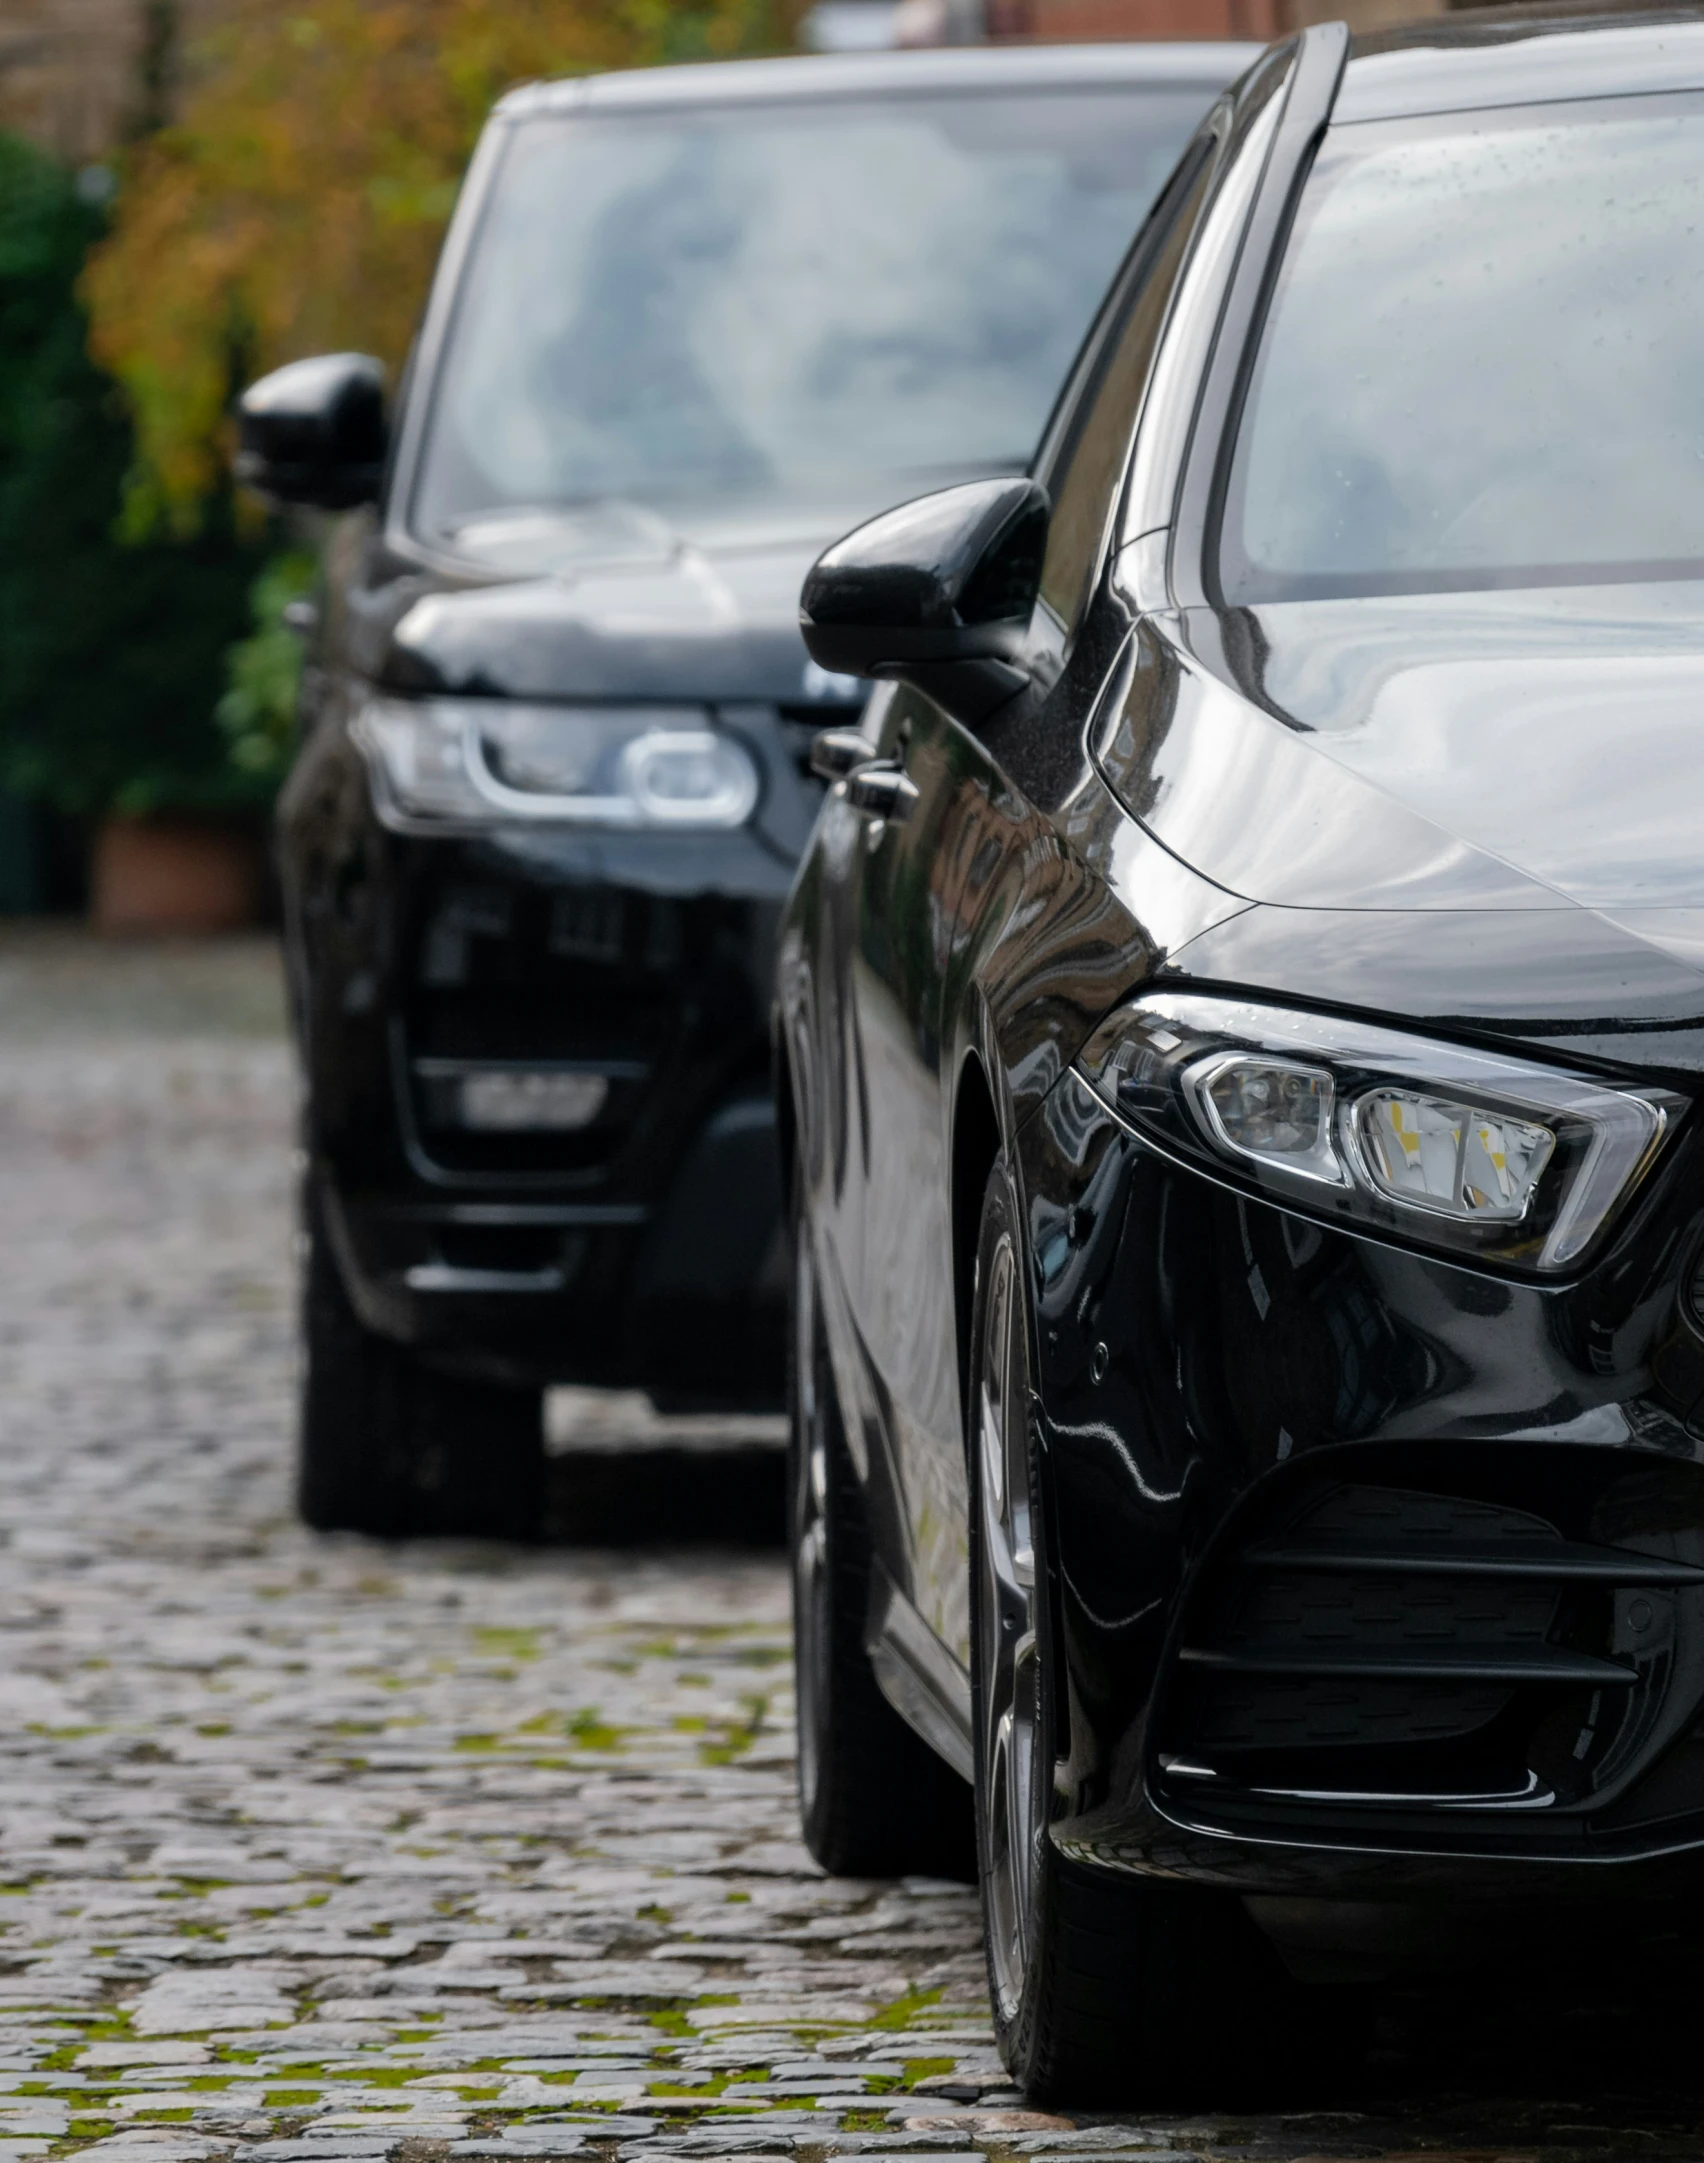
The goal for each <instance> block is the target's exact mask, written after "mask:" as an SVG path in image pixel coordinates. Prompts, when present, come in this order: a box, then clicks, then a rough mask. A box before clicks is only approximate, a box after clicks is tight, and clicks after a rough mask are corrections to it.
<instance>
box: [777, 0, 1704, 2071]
mask: <svg viewBox="0 0 1704 2163" xmlns="http://www.w3.org/2000/svg"><path fill="white" fill-rule="evenodd" d="M1700 382H1704V21H1701V20H1700V19H1699V17H1698V16H1696V15H1686V16H1678V15H1677V16H1669V17H1657V16H1650V15H1647V16H1642V17H1627V18H1624V19H1622V20H1621V21H1619V22H1618V21H1616V20H1614V19H1598V20H1586V19H1582V18H1580V17H1578V16H1575V17H1571V18H1560V19H1554V20H1547V19H1546V18H1545V17H1544V16H1543V15H1542V14H1536V15H1535V14H1534V13H1532V12H1529V11H1526V10H1519V11H1510V12H1509V14H1508V15H1507V16H1505V17H1503V18H1501V19H1499V18H1487V19H1485V20H1483V21H1479V22H1476V21H1475V20H1474V19H1473V18H1471V17H1468V18H1459V19H1451V18H1444V19H1442V20H1441V21H1440V22H1437V23H1434V24H1428V25H1425V26H1423V27H1422V28H1419V29H1417V30H1414V31H1411V32H1405V33H1394V34H1390V35H1387V36H1383V37H1374V38H1371V39H1368V40H1366V41H1364V42H1358V43H1357V42H1353V41H1351V40H1350V38H1349V37H1348V35H1347V33H1346V32H1345V30H1344V29H1343V27H1342V26H1341V25H1340V24H1338V25H1333V24H1326V25H1322V26H1319V27H1317V28H1312V29H1309V30H1307V31H1305V32H1304V33H1303V34H1302V35H1301V36H1300V37H1299V38H1298V39H1296V40H1294V41H1292V42H1289V43H1286V44H1283V45H1281V46H1278V47H1276V48H1275V49H1274V50H1273V51H1272V52H1271V53H1270V54H1269V55H1268V56H1267V57H1265V58H1264V59H1263V60H1262V61H1261V62H1260V63H1259V64H1258V65H1257V66H1256V67H1255V68H1254V69H1253V70H1252V72H1251V73H1249V74H1248V75H1247V76H1246V77H1245V78H1244V79H1243V80H1242V82H1241V83H1240V84H1239V85H1238V86H1237V88H1236V89H1235V90H1234V92H1233V93H1231V94H1230V95H1228V96H1227V97H1226V98H1225V99H1224V100H1223V101H1222V102H1221V103H1220V105H1219V106H1218V108H1217V109H1216V111H1215V112H1214V113H1213V115H1212V117H1211V119H1210V120H1209V122H1208V123H1207V124H1206V126H1205V127H1204V128H1203V129H1202V130H1201V132H1200V133H1199V134H1198V135H1197V137H1196V138H1195V140H1194V142H1193V143H1192V144H1191V146H1190V147H1189V149H1188V150H1187V152H1186V154H1185V156H1184V158H1183V161H1182V163H1181V165H1180V166H1179V167H1178V169H1177V171H1176V174H1175V176H1174V177H1173V179H1172V181H1171V183H1170V185H1169V186H1168V188H1167V190H1166V191H1165V193H1164V195H1163V197H1162V198H1161V201H1160V203H1159V205H1158V207H1157V208H1156V211H1155V213H1154V215H1153V216H1152V218H1151V219H1150V221H1149V223H1148V225H1147V227H1146V229H1145V230H1144V232H1143V233H1142V235H1141V237H1140V239H1139V241H1138V243H1137V245H1136V248H1135V250H1134V252H1133V253H1132V255H1131V256H1130V258H1129V260H1128V261H1127V263H1126V265H1125V267H1124V269H1123V272H1122V273H1121V275H1120V277H1119V279H1118V281H1117V282H1116V284H1115V287H1114V289H1113V292H1112V295H1111V298H1110V300H1109V302H1108V304H1107V306H1106V308H1105V309H1104V311H1103V313H1102V315H1101V317H1100V319H1099V321H1098V322H1097V324H1096V326H1095V328H1094V330H1093V332H1092V334H1091V336H1090V338H1089V341H1088V343H1087V345H1086V347H1085V349H1084V351H1083V353H1082V355H1081V358H1080V359H1079V361H1078V363H1077V366H1076V370H1075V373H1074V375H1073V377H1072V378H1071V381H1070V384H1069V387H1068V389H1067V392H1066V394H1065V396H1064V399H1063V402H1062V404H1061V405H1060V407H1059V409H1058V411H1057V413H1056V415H1055V417H1054V420H1053V422H1052V424H1051V427H1050V431H1049V433H1048V436H1047V438H1046V440H1045V443H1044V446H1043V449H1042V452H1041V454H1040V458H1039V460H1038V462H1037V464H1036V465H1035V467H1034V469H1033V475H1032V477H1031V478H1029V479H1026V480H1009V481H1008V480H993V481H985V482H982V483H979V484H975V485H971V486H966V487H959V488H956V489H952V490H949V491H946V492H944V493H940V494H937V495H934V496H931V497H927V498H924V499H923V500H921V501H919V502H916V503H914V504H911V505H909V506H908V507H906V508H904V509H902V510H900V511H896V512H892V513H889V514H887V515H886V516H884V517H881V518H879V519H877V520H875V521H874V522H872V523H869V524H867V525H865V526H864V527H862V528H861V529H860V530H858V531H856V532H854V533H852V534H851V535H850V536H849V537H848V538H847V539H845V540H843V541H842V542H840V543H839V544H838V545H837V546H836V547H834V548H833V549H831V550H830V551H829V552H828V553H827V554H826V555H825V556H823V557H822V558H821V560H820V561H819V562H818V564H817V566H816V568H815V570H814V571H813V572H812V574H811V576H810V578H809V580H808V581H807V583H806V586H805V590H804V596H803V609H804V625H805V635H806V640H807V643H808V644H809V646H810V649H811V651H812V653H813V654H814V655H815V656H816V658H817V660H818V661H819V662H820V663H821V665H822V666H823V667H825V668H829V669H833V670H835V671H837V672H852V671H856V672H860V673H862V674H865V675H869V676H874V677H876V678H878V679H881V680H882V682H883V684H884V688H883V689H881V690H880V691H878V692H877V694H876V695H875V697H874V699H873V700H872V703H871V705H870V708H869V709H868V712H867V714H866V717H865V721H864V724H863V729H862V732H861V733H853V734H848V733H847V732H844V731H841V732H837V733H831V734H827V735H825V737H824V738H823V740H822V741H821V742H820V744H819V746H818V750H817V757H818V761H819V764H820V766H821V767H822V769H823V770H824V771H825V772H826V773H830V774H833V775H835V776H837V778H836V779H835V782H834V786H833V790H832V794H831V796H830V797H829V799H828V801H827V803H826V804H825V807H824V809H823V812H822V814H821V816H820V818H819V821H818V824H817V828H816V832H815V836H814V839H813V842H812V845H811V848H810V850H809V853H808V855H807V856H806V858H805V859H804V861H803V863H802V865H801V868H800V872H799V876H798V879H797V881H796V883H795V886H794V889H793V893H792V896H791V899H790V901H789V904H788V910H787V914H786V917H785V919H784V922H783V931H782V943H781V955H780V973H779V996H778V1022H777V1031H776V1047H777V1055H778V1061H779V1067H780V1077H781V1101H782V1105H783V1108H784V1117H785V1121H786V1124H787V1128H788V1134H787V1147H788V1151H789V1157H788V1161H789V1164H790V1178H791V1209H792V1215H793V1220H794V1225H795V1230H796V1247H795V1272H794V1273H795V1292H796V1329H795V1346H796V1360H795V1364H796V1382H795V1389H794V1408H793V1422H794V1489H793V1526H794V1552H795V1576H796V1595H797V1601H796V1614H797V1639H798V1655H799V1693H800V1713H799V1721H800V1736H799V1741H800V1763H801V1790H802V1805H803V1815H804V1823H805V1831H806V1837H807V1839H808V1841H809V1843H810V1845H811V1847H812V1849H813V1850H814V1852H815V1854H816V1855H817V1857H818V1858H819V1859H820V1860H821V1861H822V1862H823V1863H824V1864H826V1865H827V1866H828V1867H830V1868H831V1869H835V1870H844V1871H853V1872H874V1871H888V1870H897V1869H907V1868H910V1869H925V1870H926V1869H931V1868H933V1869H944V1868H949V1867H951V1866H952V1864H953V1862H954V1860H955V1858H956V1856H957V1854H958V1852H959V1850H960V1849H961V1847H962V1844H963V1842H964V1839H965V1835H966V1830H967V1827H968V1825H969V1823H970V1821H971V1819H972V1817H974V1826H975V1833H976V1840H977V1846H978V1849H979V1864H980V1874H981V1883H982V1890H983V1899H984V1906H985V1914H986V1923H987V1937H988V1957H989V1969H990V1978H991V1983H992V1991H993V1998H994V2004H995V2012H996V2019H997V2023H998V2028H999V2034H1000V2039H1001V2045H1002V2048H1003V2050H1004V2053H1005V2056H1006V2060H1007V2063H1008V2065H1009V2066H1010V2067H1011V2069H1012V2071H1013V2073H1014V2074H1015V2075H1016V2076H1017V2077H1018V2078H1019V2079H1020V2080H1021V2081H1022V2082H1023V2083H1024V2084H1025V2085H1026V2086H1027V2087H1028V2088H1030V2089H1031V2090H1032V2091H1034V2092H1036V2093H1038V2094H1042V2095H1046V2094H1054V2093H1059V2094H1066V2095H1070V2096H1071V2097H1072V2098H1073V2099H1075V2100H1079V2101H1081V2100H1087V2099H1089V2098H1090V2097H1092V2096H1095V2095H1102V2096H1104V2095H1108V2094H1118V2093H1122V2094H1123V2095H1125V2096H1141V2095H1149V2096H1154V2095H1161V2096H1163V2095H1164V2094H1166V2093H1167V2092H1168V2091H1170V2090H1174V2089H1180V2088H1183V2087H1185V2086H1187V2085H1189V2084H1190V2083H1191V2082H1192V2081H1199V2079H1200V2077H1201V2074H1202V2069H1203V2067H1204V2065H1206V2064H1208V2063H1209V2062H1210V2061H1212V2060H1215V2059H1216V2060H1217V2061H1218V2063H1219V2065H1220V2067H1221V2068H1223V2067H1225V2066H1226V2065H1227V2064H1229V2063H1232V2062H1234V2061H1235V2060H1236V2059H1237V2058H1239V2057H1246V2056H1247V2055H1248V2054H1249V2053H1251V2052H1254V2051H1256V2050H1258V2049H1263V2048H1266V2047H1267V2046H1269V2045H1270V2044H1271V2043H1272V2041H1273V2040H1274V2038H1278V2037H1283V2036H1291V2037H1293V2036H1295V2035H1296V2034H1297V2033H1298V2027H1297V2020H1298V2017H1299V2016H1298V2013H1297V2003H1298V2001H1297V1988H1298V1986H1297V1983H1296V1979H1297V1978H1302V1979H1304V1980H1327V1979H1333V1978H1335V1979H1337V1980H1338V1981H1340V1982H1345V1981H1353V1980H1355V1979H1357V1978H1360V1977H1366V1976H1376V1975H1378V1974H1380V1973H1382V1972H1384V1971H1386V1970H1387V1969H1389V1968H1391V1967H1393V1966H1395V1965H1397V1964H1399V1963H1400V1962H1401V1961H1402V1960H1404V1959H1405V1958H1406V1957H1407V1956H1408V1955H1409V1954H1410V1953H1411V1952H1412V1950H1413V1948H1414V1947H1415V1946H1416V1945H1417V1944H1419V1943H1422V1942H1423V1943H1424V1944H1425V1946H1426V1948H1427V1951H1428V1957H1433V1958H1436V1957H1444V1956H1445V1955H1446V1954H1447V1952H1448V1950H1449V1948H1450V1947H1451V1946H1452V1945H1453V1946H1454V1947H1455V1948H1456V1950H1457V1952H1458V1953H1460V1954H1463V1955H1465V1954H1466V1952H1467V1951H1468V1950H1470V1948H1471V1947H1472V1946H1473V1945H1474V1944H1475V1943H1479V1944H1482V1943H1483V1942H1484V1937H1485V1933H1486V1932H1487V1930H1489V1931H1490V1932H1491V1933H1492V1934H1493V1935H1494V1936H1498V1937H1501V1936H1504V1935H1506V1934H1507V1933H1508V1932H1510V1931H1511V1929H1515V1928H1525V1927H1526V1926H1527V1925H1528V1923H1531V1924H1533V1926H1534V1927H1536V1925H1537V1921H1538V1920H1539V1919H1540V1918H1541V1917H1543V1916H1545V1915H1549V1916H1551V1917H1554V1916H1555V1915H1556V1914H1557V1913H1558V1912H1561V1913H1564V1914H1569V1913H1577V1912H1579V1911H1577V1910H1574V1909H1571V1908H1569V1907H1568V1905H1567V1903H1568V1902H1570V1901H1571V1900H1573V1899H1575V1898H1576V1897H1578V1898H1579V1899H1581V1900H1583V1899H1584V1898H1585V1896H1586V1895H1587V1894H1588V1892H1589V1893H1590V1894H1591V1895H1595V1896H1596V1898H1597V1900H1598V1902H1599V1903H1600V1908H1599V1912H1600V1913H1601V1912H1603V1910H1602V1907H1601V1903H1603V1902H1604V1901H1606V1900H1611V1901H1613V1902H1614V1903H1616V1904H1617V1905H1616V1907H1615V1909H1614V1911H1613V1912H1614V1913H1615V1914H1616V1915H1617V1916H1618V1918H1619V1920H1620V1922H1621V1923H1622V1924H1623V1926H1625V1927H1627V1928H1631V1927H1632V1923H1633V1919H1634V1912H1635V1909H1634V1904H1635V1903H1637V1902H1642V1901H1645V1900H1648V1899H1649V1900H1655V1899H1659V1898H1661V1899H1668V1898H1670V1897H1671V1896H1673V1895H1675V1894H1676V1893H1678V1892H1680V1891H1683V1890H1688V1889H1691V1888H1695V1887H1696V1886H1698V1884H1699V1882H1700V1880H1701V1878H1704V1723H1701V1721H1700V1712H1701V1708H1704V1236H1701V1235H1704V1156H1701V1153H1700V1152H1701V1150H1704V1134H1701V1133H1700V1132H1699V1131H1698V1128H1699V1125H1700V1121H1699V1116H1698V1114H1697V1112H1696V1110H1695V1109H1694V1099H1695V1098H1696V1096H1697V1094H1698V1093H1699V1089H1700V1085H1701V1083H1700V1078H1701V1075H1704V842H1701V834H1704V823H1701V820H1704V778H1701V777H1704V760H1701V753H1700V735H1699V708H1700V704H1701V702H1704V414H1701V409H1700V405H1699V389H1698V386H1699V384H1700ZM966 1783H969V1784H970V1787H969V1788H967V1785H966ZM972 1791H973V1794H974V1804H972V1802H971V1794H972ZM1476 1933H1477V1935H1476ZM1221 2092H1222V2091H1221Z"/></svg>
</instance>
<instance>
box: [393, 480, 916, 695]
mask: <svg viewBox="0 0 1704 2163" xmlns="http://www.w3.org/2000/svg"><path fill="white" fill-rule="evenodd" d="M879 508H880V505H879V504H852V505H847V504H828V505H815V506H809V507H806V508H804V509H795V508H789V509H788V510H787V511H785V512H769V513H767V514H765V513H761V512H748V513H744V514H741V513H739V512H733V511H730V512H725V513H722V514H720V515H717V516H715V517H710V516H704V517H700V518H696V519H681V520H678V521H675V520H667V519H664V518H662V517H660V516H659V515H658V514H656V513H655V512H653V511H650V510H648V509H646V508H644V507H642V506H639V505H635V504H626V503H616V504H597V505H587V506H583V507H581V508H579V509H577V510H575V511H574V512H572V513H563V512H517V513H513V514H506V515H505V516H503V517H501V518H496V517H493V518H488V519H484V520H480V521H477V522H475V523H473V524H471V525H469V526H466V527H464V528H462V529H461V530H460V532H459V533H458V534H457V536H456V560H455V564H454V566H453V567H452V568H450V569H447V570H444V571H441V572H438V573H433V574H422V575H420V576H418V577H417V578H416V580H415V581H414V583H413V587H412V590H411V591H410V593H409V594H408V596H407V601H406V605H405V606H404V607H403V608H402V610H401V611H400V613H398V614H397V615H395V616H394V617H393V619H392V620H391V621H390V622H388V623H386V624H385V625H384V626H383V635H382V638H381V640H380V641H379V651H377V652H376V653H374V654H373V656H372V665H373V673H374V674H375V675H376V676H377V677H378V678H379V680H380V681H381V682H383V683H385V684H387V685H389V686H391V687H393V688H395V689H398V690H404V691H411V692H462V693H470V694H473V695H475V696H482V697H507V698H540V699H560V698H620V699H694V700H698V699H711V700H740V699H754V700H773V701H787V700H797V699H799V698H800V697H801V696H806V697H809V696H811V695H813V693H814V694H815V695H817V696H822V695H825V694H824V693H823V690H822V687H821V685H820V684H818V683H817V680H816V679H817V678H818V677H820V674H821V672H820V671H814V672H808V662H807V656H806V653H805V649H804V644H803V641H802V640H801V638H800V636H799V587H800V584H801V583H802V581H803V579H804V575H805V573H806V571H807V570H808V569H809V568H810V566H811V564H812V562H813V561H814V560H815V559H816V557H817V556H818V555H819V554H820V553H821V552H822V550H823V549H824V548H825V547H826V546H827V545H828V543H829V542H830V541H832V540H834V539H835V538H836V537H837V536H838V535H839V534H841V533H843V532H845V531H846V530H847V529H848V528H849V527H850V526H852V525H855V524H857V523H858V521H859V519H860V518H861V517H863V516H867V515H869V514H870V513H871V512H872V511H873V510H876V509H879ZM832 691H833V687H832V685H831V686H830V694H832ZM840 695H845V693H844V692H842V693H841V694H840Z"/></svg>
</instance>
